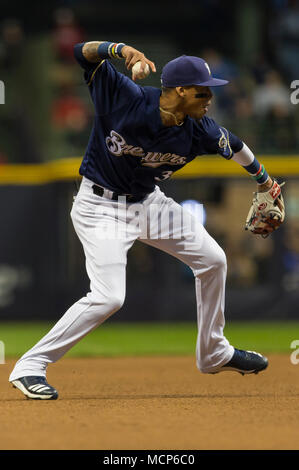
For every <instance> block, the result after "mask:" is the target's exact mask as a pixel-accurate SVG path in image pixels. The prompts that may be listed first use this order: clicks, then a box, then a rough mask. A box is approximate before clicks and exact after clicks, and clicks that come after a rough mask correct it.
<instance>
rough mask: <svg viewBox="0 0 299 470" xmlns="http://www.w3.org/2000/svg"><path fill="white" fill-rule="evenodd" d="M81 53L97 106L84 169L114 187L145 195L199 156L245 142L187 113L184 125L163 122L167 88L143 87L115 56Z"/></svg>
mask: <svg viewBox="0 0 299 470" xmlns="http://www.w3.org/2000/svg"><path fill="white" fill-rule="evenodd" d="M75 57H76V59H77V61H78V62H79V64H80V65H81V66H82V67H83V69H84V78H85V81H86V83H87V85H88V87H89V92H90V95H91V98H92V101H93V104H94V108H95V118H94V123H93V128H92V131H91V135H90V138H89V142H88V146H87V149H86V152H85V156H84V158H83V161H82V164H81V166H80V170H79V171H80V174H81V175H84V176H86V177H87V178H88V179H90V180H91V181H93V182H94V183H96V184H99V185H101V186H104V187H106V188H108V189H110V190H112V191H116V192H120V193H126V194H145V193H149V192H151V191H153V189H154V187H155V185H156V183H157V181H163V180H165V179H168V178H169V177H170V176H171V175H172V174H173V172H175V171H177V170H179V169H180V168H182V167H183V166H184V165H186V163H188V162H190V161H191V160H193V159H194V158H195V157H196V156H198V155H205V154H216V153H219V154H220V155H222V156H223V157H225V158H227V159H229V158H231V157H232V156H233V154H234V152H237V151H239V150H241V148H242V146H243V143H242V141H240V140H239V139H238V138H237V137H236V136H234V135H233V134H232V133H230V132H229V131H227V130H226V129H225V128H224V127H221V126H219V125H218V124H217V123H216V122H215V121H214V120H213V119H210V118H208V117H206V116H204V117H203V118H202V119H200V120H199V121H195V120H194V119H191V118H190V117H189V116H187V117H186V119H185V121H184V123H183V125H181V126H172V127H167V126H164V125H163V124H162V121H161V117H160V110H159V100H160V95H161V90H160V89H158V88H154V87H148V86H145V87H141V86H139V85H137V84H136V83H135V82H133V81H132V80H131V79H130V78H128V77H126V76H125V75H123V74H122V73H120V72H118V71H117V70H116V69H115V67H114V66H113V65H112V64H111V63H110V61H109V60H103V61H101V62H99V63H96V64H94V63H90V62H88V61H87V60H86V59H85V58H84V57H83V55H82V44H77V45H76V46H75Z"/></svg>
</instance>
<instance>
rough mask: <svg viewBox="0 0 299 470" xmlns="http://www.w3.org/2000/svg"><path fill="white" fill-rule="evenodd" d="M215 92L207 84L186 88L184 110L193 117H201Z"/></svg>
mask: <svg viewBox="0 0 299 470" xmlns="http://www.w3.org/2000/svg"><path fill="white" fill-rule="evenodd" d="M212 97H213V93H212V92H211V90H210V88H209V87H207V86H192V87H188V88H185V96H184V110H185V112H186V114H188V116H190V117H191V118H193V119H201V118H202V117H203V116H204V115H205V114H206V112H207V111H208V108H209V106H210V104H211V100H212Z"/></svg>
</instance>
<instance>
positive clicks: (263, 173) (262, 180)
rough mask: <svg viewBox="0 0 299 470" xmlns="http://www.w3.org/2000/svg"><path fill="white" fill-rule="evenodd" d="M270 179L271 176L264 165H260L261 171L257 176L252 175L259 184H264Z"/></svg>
mask: <svg viewBox="0 0 299 470" xmlns="http://www.w3.org/2000/svg"><path fill="white" fill-rule="evenodd" d="M268 177H269V175H268V173H267V172H266V170H265V167H264V165H260V168H259V171H258V172H257V173H256V174H255V175H251V178H252V179H254V180H255V181H256V182H257V184H264V183H265V182H266V181H267V179H268Z"/></svg>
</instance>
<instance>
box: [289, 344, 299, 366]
mask: <svg viewBox="0 0 299 470" xmlns="http://www.w3.org/2000/svg"><path fill="white" fill-rule="evenodd" d="M290 348H291V349H295V351H293V352H292V354H291V356H290V361H291V363H292V364H293V365H294V366H296V365H297V364H299V357H298V356H299V339H294V341H292V342H291V344H290Z"/></svg>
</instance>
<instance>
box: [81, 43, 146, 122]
mask: <svg viewBox="0 0 299 470" xmlns="http://www.w3.org/2000/svg"><path fill="white" fill-rule="evenodd" d="M74 56H75V59H76V60H77V62H78V63H79V64H80V66H81V67H82V68H83V70H84V79H85V82H86V84H87V85H88V87H89V92H90V95H91V98H92V101H93V103H94V106H95V110H96V114H97V115H99V116H103V115H107V114H110V113H113V112H116V111H119V110H120V109H121V108H123V107H125V106H128V104H130V103H134V102H135V101H136V100H139V99H140V98H141V96H142V90H141V87H140V86H138V85H136V83H134V81H132V80H131V79H130V78H129V77H127V76H125V75H124V74H122V73H120V72H118V71H117V70H116V68H115V67H114V66H113V64H112V63H111V62H110V60H109V59H125V61H126V66H127V67H128V69H130V68H131V67H133V65H134V64H135V63H136V62H138V60H140V61H143V63H144V65H145V64H146V63H147V64H149V66H150V67H152V70H153V69H154V64H153V63H152V62H151V61H149V60H148V59H147V58H146V57H145V56H144V54H143V53H142V52H140V51H137V50H136V49H134V48H133V47H130V46H126V45H125V44H123V43H111V42H107V41H91V42H86V43H80V44H76V45H75V46H74ZM133 78H138V77H133Z"/></svg>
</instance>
